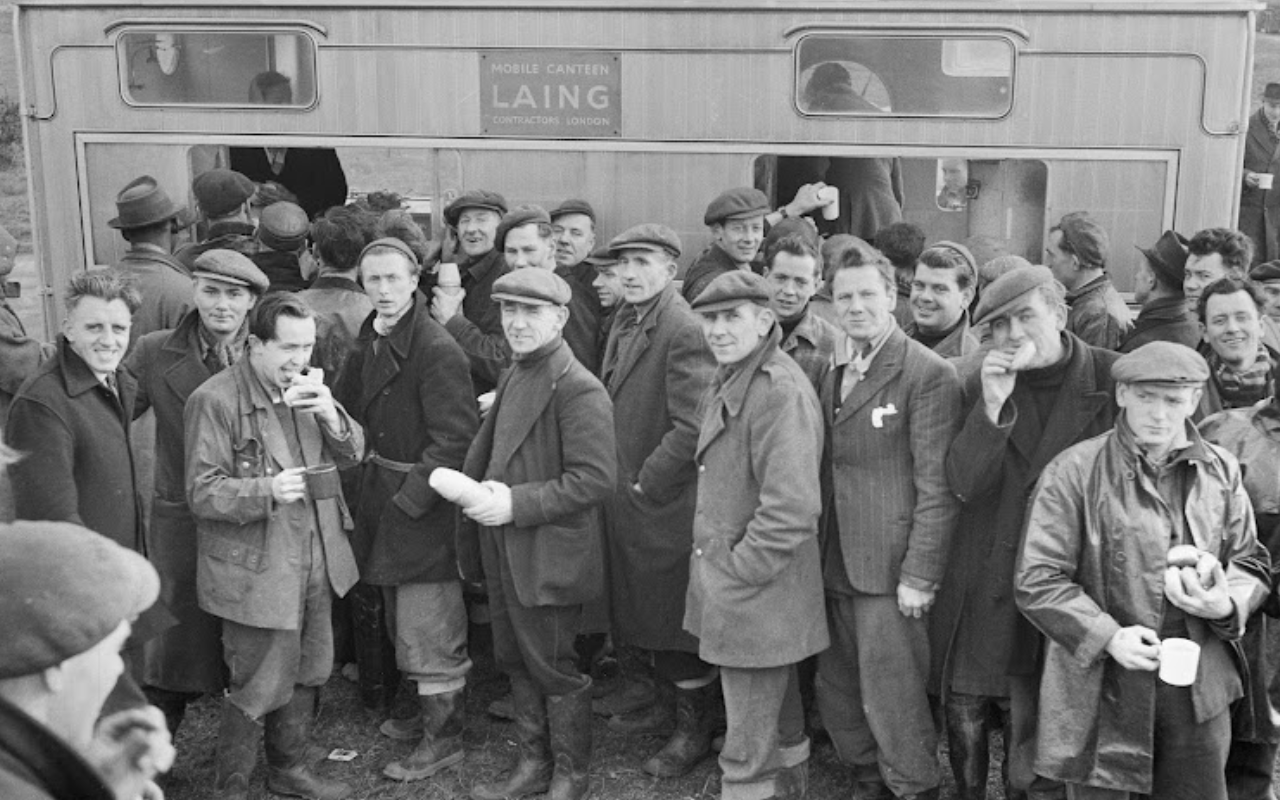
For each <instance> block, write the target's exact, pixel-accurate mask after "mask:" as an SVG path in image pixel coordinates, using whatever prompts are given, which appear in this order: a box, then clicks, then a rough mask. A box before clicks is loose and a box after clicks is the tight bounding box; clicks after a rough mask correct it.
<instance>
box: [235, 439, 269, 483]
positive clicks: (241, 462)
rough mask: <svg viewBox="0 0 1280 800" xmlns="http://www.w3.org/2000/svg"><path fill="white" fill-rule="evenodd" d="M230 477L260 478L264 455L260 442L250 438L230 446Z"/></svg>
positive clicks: (262, 473)
mask: <svg viewBox="0 0 1280 800" xmlns="http://www.w3.org/2000/svg"><path fill="white" fill-rule="evenodd" d="M231 453H232V471H233V474H232V477H233V478H260V477H262V476H263V475H265V474H266V472H265V471H264V459H265V454H264V451H263V447H262V442H259V441H258V440H257V439H255V438H254V437H252V436H250V437H248V438H245V439H241V440H239V441H237V442H234V443H233V444H232V445H231Z"/></svg>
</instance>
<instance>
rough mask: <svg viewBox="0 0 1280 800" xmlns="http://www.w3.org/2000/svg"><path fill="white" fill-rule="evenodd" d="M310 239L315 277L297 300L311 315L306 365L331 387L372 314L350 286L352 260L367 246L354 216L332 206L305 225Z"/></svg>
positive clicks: (364, 299) (361, 292) (356, 272)
mask: <svg viewBox="0 0 1280 800" xmlns="http://www.w3.org/2000/svg"><path fill="white" fill-rule="evenodd" d="M311 239H312V242H313V243H314V245H315V252H316V255H317V257H318V259H319V266H320V272H319V274H318V275H317V276H316V279H315V280H314V281H312V282H311V286H310V287H308V288H306V289H303V290H302V291H300V292H298V297H299V298H301V299H302V301H303V302H304V303H306V304H307V305H308V306H310V307H311V308H312V309H313V310H314V311H315V312H316V349H315V351H314V352H313V353H312V355H311V362H312V363H313V364H315V365H316V366H317V367H320V368H321V369H323V370H324V380H325V383H326V384H328V385H329V386H330V387H333V386H334V385H336V381H337V380H338V375H339V374H340V373H341V372H342V368H343V366H344V365H345V364H346V363H347V358H348V357H349V356H350V355H351V353H352V352H353V351H354V350H355V347H356V337H357V336H359V335H360V326H361V325H362V324H364V321H365V319H366V318H368V316H369V314H370V313H372V311H373V303H372V302H370V300H369V296H368V295H367V294H365V292H364V289H362V288H361V287H360V284H359V283H358V282H357V281H356V279H357V278H358V277H359V269H358V267H357V265H356V259H357V258H359V256H360V251H361V250H363V249H364V246H365V245H366V244H367V243H368V242H367V241H366V240H365V236H364V229H363V227H362V222H361V220H360V219H359V212H358V211H355V210H353V209H351V208H349V207H347V206H336V207H334V208H331V209H329V210H328V211H326V212H325V213H324V214H323V215H322V216H320V217H319V218H317V219H316V221H315V222H313V223H312V224H311Z"/></svg>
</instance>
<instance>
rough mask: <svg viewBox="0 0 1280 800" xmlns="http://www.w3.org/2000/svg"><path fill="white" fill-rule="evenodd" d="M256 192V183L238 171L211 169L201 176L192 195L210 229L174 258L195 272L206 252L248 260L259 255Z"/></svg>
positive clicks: (194, 186) (178, 252)
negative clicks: (232, 252)
mask: <svg viewBox="0 0 1280 800" xmlns="http://www.w3.org/2000/svg"><path fill="white" fill-rule="evenodd" d="M254 191H255V188H254V185H253V181H251V180H249V179H248V178H246V177H245V176H244V175H241V174H240V173H239V172H235V171H234V170H229V169H211V170H207V171H205V172H202V173H200V174H199V175H197V176H196V178H195V180H193V181H192V182H191V192H192V194H194V195H195V198H196V206H197V207H198V208H199V209H200V216H201V218H202V220H203V222H204V224H205V225H206V227H205V231H204V238H202V239H201V240H200V241H198V242H192V243H190V244H187V245H184V246H182V247H180V248H178V251H177V252H176V253H174V254H173V255H174V258H176V259H178V261H180V262H182V264H183V265H184V266H186V267H187V269H191V268H192V267H193V266H194V265H195V263H196V259H197V258H198V257H199V256H200V254H201V253H203V252H204V251H206V250H235V251H236V252H237V253H243V254H245V255H246V256H252V255H253V254H254V253H256V252H258V241H257V239H256V238H255V236H254V233H255V228H254V225H253V220H252V219H250V217H249V206H250V201H251V200H252V199H253V193H254Z"/></svg>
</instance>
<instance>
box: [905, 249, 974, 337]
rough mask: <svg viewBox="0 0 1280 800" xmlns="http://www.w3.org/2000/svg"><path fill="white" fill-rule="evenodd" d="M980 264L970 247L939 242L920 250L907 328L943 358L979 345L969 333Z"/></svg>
mask: <svg viewBox="0 0 1280 800" xmlns="http://www.w3.org/2000/svg"><path fill="white" fill-rule="evenodd" d="M977 271H978V266H977V264H975V263H974V260H973V254H972V253H970V252H969V248H967V247H965V246H964V245H962V244H956V243H955V242H938V243H936V244H933V245H931V246H930V247H929V248H928V249H926V250H925V251H924V252H922V253H921V254H920V258H919V259H917V261H916V268H915V272H914V273H913V274H912V277H911V322H910V323H909V324H908V325H906V326H905V327H904V328H903V331H904V332H905V333H906V334H907V335H908V336H910V337H911V338H912V339H915V340H916V341H917V342H919V343H920V344H923V345H924V346H925V347H928V348H929V349H930V350H932V351H933V352H935V353H937V354H938V355H940V356H942V357H943V358H959V357H960V356H964V355H968V354H969V353H972V352H973V351H974V350H977V349H978V340H977V338H975V337H974V336H973V335H972V334H971V333H969V305H970V304H971V303H972V302H973V291H974V283H975V281H976V280H977Z"/></svg>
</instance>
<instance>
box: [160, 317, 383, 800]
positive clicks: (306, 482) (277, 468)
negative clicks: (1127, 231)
mask: <svg viewBox="0 0 1280 800" xmlns="http://www.w3.org/2000/svg"><path fill="white" fill-rule="evenodd" d="M251 313H252V315H251V316H250V318H249V340H248V352H247V354H246V355H245V357H244V358H242V359H240V361H239V362H238V363H237V364H236V365H235V366H233V367H230V368H229V369H225V370H223V371H222V372H220V373H218V374H217V375H215V376H213V377H212V378H210V379H209V380H207V381H205V382H204V383H203V384H202V385H201V386H200V388H198V389H196V390H195V391H194V392H193V393H192V394H191V397H190V399H189V400H188V401H187V405H186V413H185V419H184V425H185V433H186V437H185V441H186V462H187V470H186V475H187V483H188V490H187V498H188V501H189V502H190V504H191V514H192V516H193V517H195V520H196V530H197V534H198V548H199V552H198V555H197V561H196V588H197V596H198V599H199V603H200V607H201V608H202V609H204V610H205V611H207V612H208V613H210V614H212V615H213V616H215V617H219V618H221V619H222V644H223V655H224V660H225V662H226V665H227V669H228V671H229V673H230V676H229V677H230V691H229V692H228V693H227V695H226V697H225V698H224V699H223V704H222V722H221V726H220V728H219V731H218V750H217V755H216V758H215V775H216V778H215V781H216V783H215V789H216V790H217V791H218V792H219V795H218V797H219V798H222V799H223V800H231V799H232V798H234V799H235V800H244V798H247V797H248V795H249V778H250V775H251V774H252V773H253V768H254V764H255V762H256V761H257V759H258V743H259V741H261V739H262V735H263V728H264V727H265V729H266V734H265V738H266V752H267V767H268V769H267V787H268V788H269V789H270V790H271V791H273V792H276V793H278V794H288V795H294V796H298V797H307V798H315V799H316V800H338V799H339V798H343V797H347V796H348V795H349V794H350V792H351V790H350V788H349V787H348V786H346V785H345V784H343V783H340V782H337V781H333V780H329V779H326V778H324V777H322V776H320V775H318V774H317V773H316V772H315V770H314V768H313V767H312V766H311V764H310V763H309V759H308V755H307V752H308V745H309V741H310V730H311V725H312V722H313V721H314V717H315V708H316V701H317V697H318V694H319V688H320V687H321V686H323V685H324V683H325V681H326V680H327V679H328V677H329V671H330V670H331V669H332V667H333V628H332V623H331V619H330V608H331V604H332V598H333V596H334V595H335V594H336V595H337V596H339V597H341V596H342V595H344V594H346V593H347V590H348V589H350V588H351V587H352V585H353V584H355V582H356V563H355V559H354V557H353V556H352V552H351V545H350V544H349V543H348V541H347V532H346V528H348V527H349V520H350V515H349V513H348V512H347V508H346V504H345V503H344V502H343V499H342V491H341V485H340V481H339V478H338V475H337V469H338V468H339V467H350V466H354V465H355V464H358V463H359V461H360V458H361V456H363V455H364V433H363V431H362V430H361V428H360V426H359V425H358V424H357V423H356V422H355V420H353V419H352V418H351V416H350V415H349V414H347V412H346V411H345V410H343V408H342V406H341V405H339V404H338V403H336V402H334V399H333V396H332V395H331V394H330V392H329V388H328V387H327V386H325V385H324V384H323V383H321V382H319V381H318V380H309V379H307V376H305V375H303V370H304V368H306V366H307V363H308V361H309V360H310V358H311V349H312V347H313V346H314V345H315V338H316V324H315V316H314V314H313V312H312V311H311V309H309V308H307V306H306V305H304V304H303V303H302V301H300V300H298V299H297V298H296V297H294V296H293V295H292V294H288V293H283V292H276V293H272V294H269V295H267V296H266V297H264V298H263V299H262V300H261V301H260V302H258V303H257V304H256V305H255V307H254V309H253V311H252V312H251Z"/></svg>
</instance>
